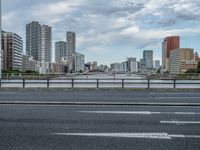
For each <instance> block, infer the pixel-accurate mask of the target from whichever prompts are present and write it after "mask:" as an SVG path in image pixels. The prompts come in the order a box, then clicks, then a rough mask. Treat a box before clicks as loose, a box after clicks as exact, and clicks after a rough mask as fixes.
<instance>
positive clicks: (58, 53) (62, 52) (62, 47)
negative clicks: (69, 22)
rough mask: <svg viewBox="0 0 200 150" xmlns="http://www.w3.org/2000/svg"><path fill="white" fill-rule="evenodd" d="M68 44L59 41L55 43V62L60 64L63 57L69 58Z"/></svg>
mask: <svg viewBox="0 0 200 150" xmlns="http://www.w3.org/2000/svg"><path fill="white" fill-rule="evenodd" d="M66 44H67V43H66V42H64V41H59V42H56V43H55V61H56V62H59V61H61V60H62V58H63V57H67V50H66Z"/></svg>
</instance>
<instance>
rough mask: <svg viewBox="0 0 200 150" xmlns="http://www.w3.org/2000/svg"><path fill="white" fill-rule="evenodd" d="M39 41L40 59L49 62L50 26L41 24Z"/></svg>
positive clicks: (50, 53)
mask: <svg viewBox="0 0 200 150" xmlns="http://www.w3.org/2000/svg"><path fill="white" fill-rule="evenodd" d="M41 43H42V44H41V46H42V47H41V56H40V57H41V61H42V62H49V63H50V62H51V61H52V59H51V56H52V28H51V27H50V26H47V25H42V40H41Z"/></svg>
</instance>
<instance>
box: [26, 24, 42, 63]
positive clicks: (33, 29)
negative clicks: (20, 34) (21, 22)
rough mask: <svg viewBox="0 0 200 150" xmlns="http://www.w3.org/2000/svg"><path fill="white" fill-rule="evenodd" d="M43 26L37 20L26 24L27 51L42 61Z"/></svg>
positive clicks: (35, 58) (29, 54)
mask: <svg viewBox="0 0 200 150" xmlns="http://www.w3.org/2000/svg"><path fill="white" fill-rule="evenodd" d="M41 33H42V27H41V25H40V24H39V22H37V21H33V22H31V23H29V24H27V25H26V53H27V55H28V56H30V57H31V56H32V57H33V59H34V60H37V61H41V60H42V58H41V40H42V37H41Z"/></svg>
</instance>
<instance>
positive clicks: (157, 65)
mask: <svg viewBox="0 0 200 150" xmlns="http://www.w3.org/2000/svg"><path fill="white" fill-rule="evenodd" d="M155 69H160V60H156V61H155Z"/></svg>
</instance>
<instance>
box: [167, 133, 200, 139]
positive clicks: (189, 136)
mask: <svg viewBox="0 0 200 150" xmlns="http://www.w3.org/2000/svg"><path fill="white" fill-rule="evenodd" d="M169 136H170V137H171V138H196V139H200V135H173V134H170V135H169Z"/></svg>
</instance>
